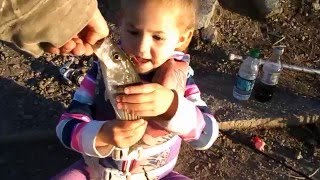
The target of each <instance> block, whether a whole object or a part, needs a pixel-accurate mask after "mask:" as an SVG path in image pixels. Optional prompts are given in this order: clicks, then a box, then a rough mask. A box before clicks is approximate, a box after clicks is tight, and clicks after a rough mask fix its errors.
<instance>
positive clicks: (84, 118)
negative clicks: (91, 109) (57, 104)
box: [60, 113, 91, 122]
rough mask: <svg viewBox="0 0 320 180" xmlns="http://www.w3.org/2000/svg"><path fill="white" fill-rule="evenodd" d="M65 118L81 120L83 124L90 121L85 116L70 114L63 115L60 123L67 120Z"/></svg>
mask: <svg viewBox="0 0 320 180" xmlns="http://www.w3.org/2000/svg"><path fill="white" fill-rule="evenodd" d="M67 118H72V119H78V120H82V121H84V122H90V121H91V119H90V118H89V117H88V116H86V115H83V114H71V113H63V114H62V116H61V118H60V121H62V120H64V119H67Z"/></svg>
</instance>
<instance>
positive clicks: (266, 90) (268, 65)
mask: <svg viewBox="0 0 320 180" xmlns="http://www.w3.org/2000/svg"><path fill="white" fill-rule="evenodd" d="M283 51H284V48H283V47H275V48H273V52H272V55H271V57H270V58H269V59H268V60H267V61H266V62H265V63H264V65H263V68H262V70H263V75H262V78H261V81H260V82H259V83H257V86H256V88H255V90H254V97H255V99H256V100H258V101H260V102H266V101H270V100H271V99H272V96H273V93H274V89H275V86H276V85H277V84H278V82H279V76H280V72H281V70H282V65H281V61H280V57H281V55H282V54H283Z"/></svg>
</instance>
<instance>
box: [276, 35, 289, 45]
mask: <svg viewBox="0 0 320 180" xmlns="http://www.w3.org/2000/svg"><path fill="white" fill-rule="evenodd" d="M285 38H286V37H285V36H283V37H282V38H281V39H279V40H278V41H277V42H275V43H273V46H275V45H277V44H279V43H280V42H281V41H283V40H284V39H285Z"/></svg>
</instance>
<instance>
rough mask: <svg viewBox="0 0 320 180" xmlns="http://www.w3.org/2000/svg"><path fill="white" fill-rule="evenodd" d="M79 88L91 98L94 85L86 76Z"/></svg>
mask: <svg viewBox="0 0 320 180" xmlns="http://www.w3.org/2000/svg"><path fill="white" fill-rule="evenodd" d="M80 88H82V89H84V90H85V91H87V92H88V94H90V96H93V95H94V93H95V88H96V84H95V83H93V82H92V81H91V80H90V79H89V77H88V76H86V77H85V78H84V79H83V81H82V82H81V86H80Z"/></svg>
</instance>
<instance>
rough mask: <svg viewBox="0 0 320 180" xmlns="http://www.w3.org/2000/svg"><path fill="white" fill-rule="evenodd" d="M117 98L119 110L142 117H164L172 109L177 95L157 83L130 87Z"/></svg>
mask: <svg viewBox="0 0 320 180" xmlns="http://www.w3.org/2000/svg"><path fill="white" fill-rule="evenodd" d="M124 91H125V94H124V95H118V96H117V97H116V101H117V108H119V109H123V110H127V111H128V112H129V113H134V114H135V115H138V116H142V117H154V116H158V115H162V114H164V113H166V112H167V111H168V109H169V108H170V106H171V104H172V102H173V99H174V97H175V93H174V92H173V91H172V90H170V89H168V88H165V87H164V86H162V85H160V84H157V83H150V84H142V85H137V86H129V87H126V88H125V90H124Z"/></svg>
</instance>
